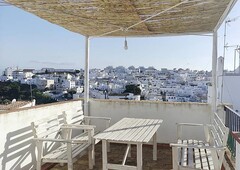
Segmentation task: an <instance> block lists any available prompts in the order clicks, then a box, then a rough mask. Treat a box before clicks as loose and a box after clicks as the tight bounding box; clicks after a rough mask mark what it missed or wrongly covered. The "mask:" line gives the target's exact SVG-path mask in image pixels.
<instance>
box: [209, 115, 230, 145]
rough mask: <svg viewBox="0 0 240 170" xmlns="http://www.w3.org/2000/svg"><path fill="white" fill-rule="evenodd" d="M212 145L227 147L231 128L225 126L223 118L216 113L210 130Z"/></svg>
mask: <svg viewBox="0 0 240 170" xmlns="http://www.w3.org/2000/svg"><path fill="white" fill-rule="evenodd" d="M209 132H210V133H209V134H210V141H209V142H210V144H211V145H214V146H219V147H221V146H226V145H227V139H228V133H229V128H227V127H226V126H225V124H224V123H223V121H222V120H221V118H220V117H219V116H218V115H217V113H214V119H213V122H212V125H211V126H210V128H209Z"/></svg>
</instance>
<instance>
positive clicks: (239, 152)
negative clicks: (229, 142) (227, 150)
mask: <svg viewBox="0 0 240 170" xmlns="http://www.w3.org/2000/svg"><path fill="white" fill-rule="evenodd" d="M236 143H237V144H236V145H237V148H236V166H235V167H236V170H240V143H238V142H236Z"/></svg>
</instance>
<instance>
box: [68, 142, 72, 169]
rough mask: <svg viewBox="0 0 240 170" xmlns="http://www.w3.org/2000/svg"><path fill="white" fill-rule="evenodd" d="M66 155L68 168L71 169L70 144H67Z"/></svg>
mask: <svg viewBox="0 0 240 170" xmlns="http://www.w3.org/2000/svg"><path fill="white" fill-rule="evenodd" d="M67 157H68V163H67V164H68V170H73V160H72V145H71V144H70V143H68V144H67Z"/></svg>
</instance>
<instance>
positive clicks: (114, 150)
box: [51, 143, 172, 170]
mask: <svg viewBox="0 0 240 170" xmlns="http://www.w3.org/2000/svg"><path fill="white" fill-rule="evenodd" d="M126 146H127V145H124V144H111V151H110V152H109V153H108V162H110V163H117V164H121V163H122V159H123V156H124V153H125V149H126ZM95 154H96V165H95V167H94V170H101V169H102V145H101V143H99V144H97V145H96V148H95ZM131 154H132V157H131V158H128V159H127V161H126V164H127V165H136V164H137V161H136V146H135V145H132V151H131ZM157 156H158V160H157V161H153V159H152V146H150V145H143V170H170V169H172V150H171V148H170V147H169V145H167V144H166V145H165V144H158V154H157ZM73 169H74V170H88V169H89V168H88V156H87V155H84V156H83V157H81V158H80V159H79V160H77V161H76V162H75V163H74V167H73ZM51 170H67V166H66V165H64V166H60V165H59V164H57V165H56V166H55V167H53V168H51Z"/></svg>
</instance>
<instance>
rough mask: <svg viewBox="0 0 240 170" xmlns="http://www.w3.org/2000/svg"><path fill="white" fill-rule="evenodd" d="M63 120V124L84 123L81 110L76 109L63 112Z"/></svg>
mask: <svg viewBox="0 0 240 170" xmlns="http://www.w3.org/2000/svg"><path fill="white" fill-rule="evenodd" d="M63 122H64V124H73V125H81V124H84V115H83V111H82V110H78V111H77V112H74V113H71V114H70V113H69V114H67V113H66V112H63Z"/></svg>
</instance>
